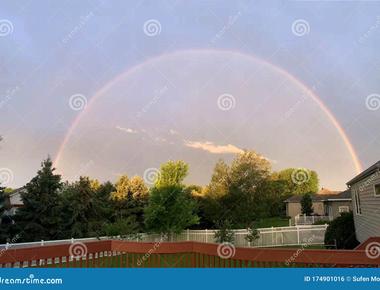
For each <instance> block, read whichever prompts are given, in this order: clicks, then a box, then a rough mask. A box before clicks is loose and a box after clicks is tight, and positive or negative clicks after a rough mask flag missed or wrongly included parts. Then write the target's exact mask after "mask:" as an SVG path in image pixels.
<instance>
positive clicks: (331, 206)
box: [285, 188, 352, 220]
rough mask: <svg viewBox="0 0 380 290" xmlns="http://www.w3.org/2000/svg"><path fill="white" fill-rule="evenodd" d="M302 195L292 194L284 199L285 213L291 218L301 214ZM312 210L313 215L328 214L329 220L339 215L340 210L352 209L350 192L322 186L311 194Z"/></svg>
mask: <svg viewBox="0 0 380 290" xmlns="http://www.w3.org/2000/svg"><path fill="white" fill-rule="evenodd" d="M301 200H302V195H293V196H292V197H290V198H288V199H287V200H285V203H286V215H287V216H289V217H291V219H292V220H294V219H295V217H296V216H298V215H301V214H302V210H301V209H302V206H301ZM311 200H312V202H313V210H314V214H315V215H319V216H328V217H329V219H330V220H332V219H334V218H336V217H338V216H340V214H341V213H342V212H348V211H350V210H352V200H351V192H350V191H349V190H346V191H331V190H329V189H326V188H322V189H321V190H320V191H319V192H318V193H316V194H312V195H311Z"/></svg>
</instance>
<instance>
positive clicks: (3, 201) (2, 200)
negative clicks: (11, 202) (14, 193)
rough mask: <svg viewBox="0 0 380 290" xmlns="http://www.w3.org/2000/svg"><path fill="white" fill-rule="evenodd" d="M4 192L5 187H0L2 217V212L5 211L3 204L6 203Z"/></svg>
mask: <svg viewBox="0 0 380 290" xmlns="http://www.w3.org/2000/svg"><path fill="white" fill-rule="evenodd" d="M6 195H7V194H6V192H5V187H1V186H0V216H1V217H2V216H3V214H4V211H5V210H6V207H7V205H6V204H5V201H6Z"/></svg>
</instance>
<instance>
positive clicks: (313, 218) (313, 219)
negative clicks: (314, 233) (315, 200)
mask: <svg viewBox="0 0 380 290" xmlns="http://www.w3.org/2000/svg"><path fill="white" fill-rule="evenodd" d="M311 217H312V218H311V219H312V221H313V224H314V223H315V217H314V216H313V215H312V216H311Z"/></svg>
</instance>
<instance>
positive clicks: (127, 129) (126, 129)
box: [116, 126, 138, 134]
mask: <svg viewBox="0 0 380 290" xmlns="http://www.w3.org/2000/svg"><path fill="white" fill-rule="evenodd" d="M116 129H118V130H120V131H123V132H126V133H128V134H137V133H138V132H137V130H133V129H131V128H123V127H120V126H116Z"/></svg>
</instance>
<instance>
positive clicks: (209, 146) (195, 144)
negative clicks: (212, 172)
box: [184, 140, 244, 154]
mask: <svg viewBox="0 0 380 290" xmlns="http://www.w3.org/2000/svg"><path fill="white" fill-rule="evenodd" d="M184 144H185V146H187V147H190V148H194V149H201V150H204V151H207V152H210V153H212V154H236V153H243V152H244V151H243V150H242V149H240V148H238V147H236V146H235V145H232V144H228V145H216V144H214V143H213V142H210V141H206V142H199V141H187V140H185V141H184Z"/></svg>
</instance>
